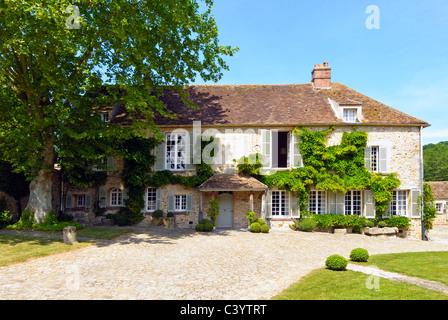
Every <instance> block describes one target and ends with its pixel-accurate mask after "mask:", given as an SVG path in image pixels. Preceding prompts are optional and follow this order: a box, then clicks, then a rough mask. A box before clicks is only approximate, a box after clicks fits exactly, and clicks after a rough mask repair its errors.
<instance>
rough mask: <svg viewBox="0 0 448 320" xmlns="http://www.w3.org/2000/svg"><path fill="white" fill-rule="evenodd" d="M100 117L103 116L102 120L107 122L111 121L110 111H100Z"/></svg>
mask: <svg viewBox="0 0 448 320" xmlns="http://www.w3.org/2000/svg"><path fill="white" fill-rule="evenodd" d="M100 117H101V121H103V122H106V123H107V122H110V119H109V112H103V113H100Z"/></svg>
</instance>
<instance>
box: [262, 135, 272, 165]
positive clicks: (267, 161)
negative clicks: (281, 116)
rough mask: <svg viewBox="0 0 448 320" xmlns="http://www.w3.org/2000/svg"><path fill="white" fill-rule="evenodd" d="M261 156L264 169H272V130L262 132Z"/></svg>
mask: <svg viewBox="0 0 448 320" xmlns="http://www.w3.org/2000/svg"><path fill="white" fill-rule="evenodd" d="M261 154H262V155H263V159H262V161H263V168H270V167H271V130H261Z"/></svg>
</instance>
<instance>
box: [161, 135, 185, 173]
mask: <svg viewBox="0 0 448 320" xmlns="http://www.w3.org/2000/svg"><path fill="white" fill-rule="evenodd" d="M186 148H187V143H186V134H167V135H166V158H165V168H166V169H169V170H185V168H186V167H185V163H186V162H185V159H186Z"/></svg>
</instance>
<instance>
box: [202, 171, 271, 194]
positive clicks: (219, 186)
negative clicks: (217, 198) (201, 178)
mask: <svg viewBox="0 0 448 320" xmlns="http://www.w3.org/2000/svg"><path fill="white" fill-rule="evenodd" d="M266 188H267V186H266V185H265V184H263V183H261V182H260V181H258V180H257V179H255V178H253V177H251V176H246V175H239V174H234V173H217V174H215V175H213V177H211V178H210V179H208V180H207V181H205V182H204V183H203V184H201V185H200V186H199V188H198V189H199V190H201V191H238V190H240V191H250V190H252V191H264V190H266Z"/></svg>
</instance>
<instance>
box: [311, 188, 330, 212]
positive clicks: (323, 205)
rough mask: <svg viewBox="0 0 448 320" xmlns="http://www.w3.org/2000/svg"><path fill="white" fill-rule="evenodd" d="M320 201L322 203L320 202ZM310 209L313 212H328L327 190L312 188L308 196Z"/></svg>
mask: <svg viewBox="0 0 448 320" xmlns="http://www.w3.org/2000/svg"><path fill="white" fill-rule="evenodd" d="M319 202H320V203H319ZM308 211H309V212H310V213H311V214H324V213H327V192H326V191H322V190H311V191H310V195H309V198H308Z"/></svg>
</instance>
